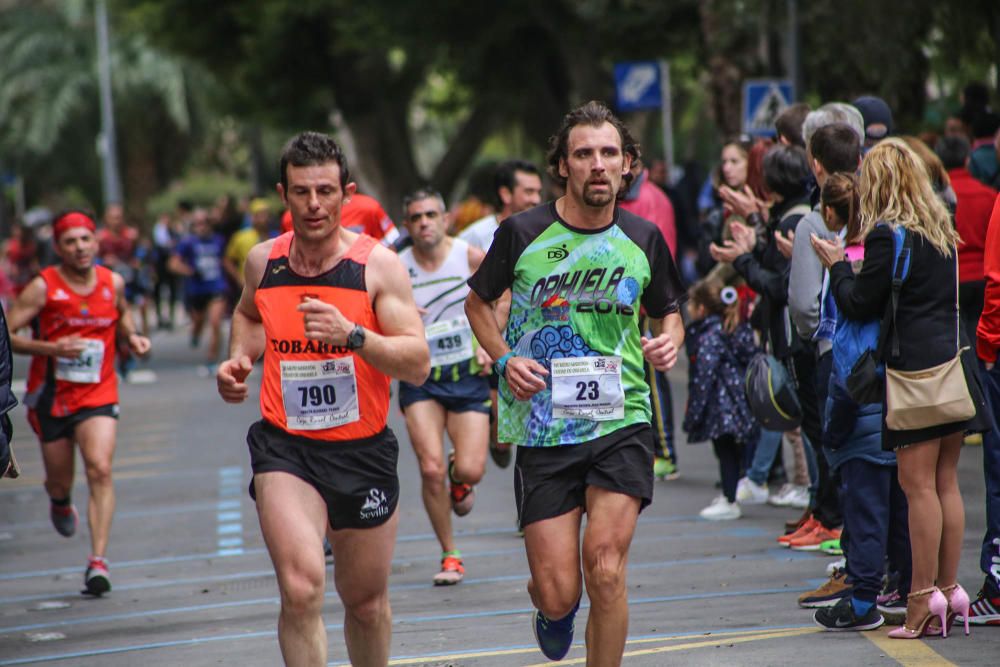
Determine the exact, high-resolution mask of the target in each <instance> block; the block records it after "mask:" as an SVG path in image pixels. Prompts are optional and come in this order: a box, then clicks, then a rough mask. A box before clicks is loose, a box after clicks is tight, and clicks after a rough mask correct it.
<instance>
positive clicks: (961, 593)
mask: <svg viewBox="0 0 1000 667" xmlns="http://www.w3.org/2000/svg"><path fill="white" fill-rule="evenodd" d="M941 592H942V593H943V594H944V596H945V597H946V598H948V627H951V624H952V623H954V622H955V616H956V615H958V616H961V617H962V618H964V619H965V636H966V637H968V636H969V594H968V593H966V592H965V589H964V588H962V586H961V584H953V585H951V586H947V587H946V588H942V589H941Z"/></svg>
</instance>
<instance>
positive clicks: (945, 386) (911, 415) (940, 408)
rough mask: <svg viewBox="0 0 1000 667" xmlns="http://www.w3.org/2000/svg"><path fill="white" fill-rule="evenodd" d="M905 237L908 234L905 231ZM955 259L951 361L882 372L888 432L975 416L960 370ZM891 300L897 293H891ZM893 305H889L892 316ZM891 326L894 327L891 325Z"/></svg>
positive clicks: (958, 420)
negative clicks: (924, 367)
mask: <svg viewBox="0 0 1000 667" xmlns="http://www.w3.org/2000/svg"><path fill="white" fill-rule="evenodd" d="M907 234H912V232H909V231H907ZM953 256H954V257H955V348H956V349H957V350H958V351H957V352H956V353H955V357H954V358H953V359H950V360H949V361H946V362H944V363H943V364H939V365H938V366H934V367H933V368H927V369H925V370H919V371H899V370H893V369H891V368H889V366H888V364H887V365H886V368H885V384H886V392H885V424H886V426H888V427H889V429H890V430H892V431H910V430H913V429H918V428H927V427H930V426H939V425H941V424H952V423H956V422H962V421H965V420H967V419H971V418H972V417H975V416H976V406H975V404H974V403H973V402H972V396H971V395H970V394H969V386H968V384H967V383H966V381H965V371H964V369H963V368H962V352H963V350H965V349H967V348H963V347H961V337H960V335H959V318H958V254H957V252H955V253H954V255H953ZM893 292H894V293H893V300H894V301H895V300H896V298H897V295H898V290H893ZM895 309H896V304H895V303H893V312H895ZM893 326H895V324H893Z"/></svg>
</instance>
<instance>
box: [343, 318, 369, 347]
mask: <svg viewBox="0 0 1000 667" xmlns="http://www.w3.org/2000/svg"><path fill="white" fill-rule="evenodd" d="M364 344H365V328H364V327H363V326H361V325H360V324H355V325H354V328H353V329H351V333H349V334H347V349H348V350H359V349H361V346H363V345H364Z"/></svg>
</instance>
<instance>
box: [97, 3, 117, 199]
mask: <svg viewBox="0 0 1000 667" xmlns="http://www.w3.org/2000/svg"><path fill="white" fill-rule="evenodd" d="M94 14H95V19H96V20H95V23H96V29H97V77H98V81H99V83H100V94H101V134H100V136H99V137H98V140H97V150H98V153H99V154H100V156H101V164H102V167H103V169H102V180H103V181H104V205H105V206H108V205H109V204H120V203H122V186H121V180H120V179H119V176H118V148H117V144H116V141H115V112H114V102H113V101H112V99H111V57H110V55H109V48H108V41H109V37H108V10H107V7H106V6H105V4H104V0H97V1H96V2H95V3H94Z"/></svg>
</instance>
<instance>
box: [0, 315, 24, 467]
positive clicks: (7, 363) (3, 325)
mask: <svg viewBox="0 0 1000 667" xmlns="http://www.w3.org/2000/svg"><path fill="white" fill-rule="evenodd" d="M13 370H14V361H13V356H12V354H11V349H10V333H9V332H8V331H7V316H6V315H5V314H4V312H3V309H2V308H0V479H3V478H4V477H10V478H14V477H18V476H19V475H20V474H21V470H20V468H18V466H17V460H16V459H14V450H13V449H12V448H11V440H12V439H13V438H14V428H13V425H12V424H11V423H10V417H8V416H7V413H8V412H10V411H11V410H13V409H14V406H16V405H17V399H16V398H14V392H13V391H11V388H10V381H11V377H12V375H13Z"/></svg>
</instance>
